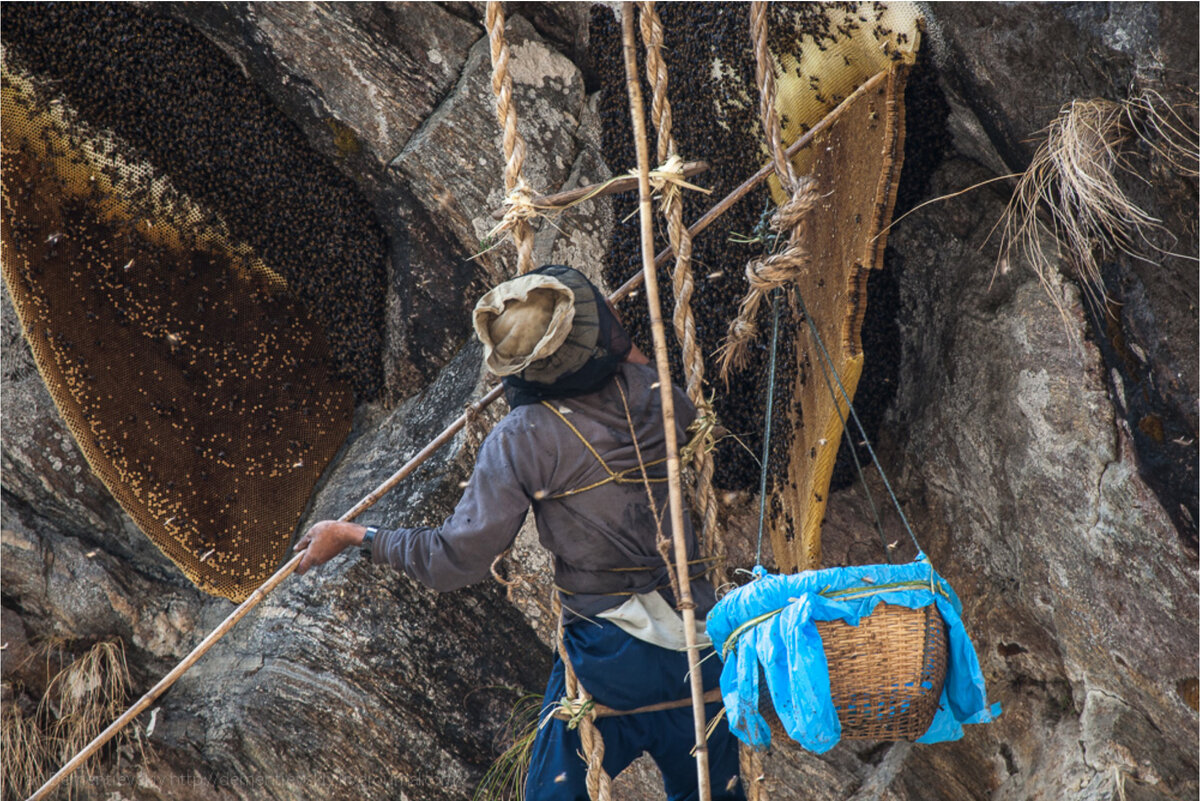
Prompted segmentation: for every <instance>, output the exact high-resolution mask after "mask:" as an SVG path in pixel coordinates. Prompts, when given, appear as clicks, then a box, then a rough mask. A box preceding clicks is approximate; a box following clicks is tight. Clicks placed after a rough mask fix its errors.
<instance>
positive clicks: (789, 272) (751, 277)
mask: <svg viewBox="0 0 1200 801" xmlns="http://www.w3.org/2000/svg"><path fill="white" fill-rule="evenodd" d="M816 200H817V193H816V190H815V189H814V184H813V180H812V179H811V178H809V177H807V176H805V177H804V178H800V179H798V180H797V182H796V188H795V191H794V192H793V194H792V196H791V198H789V199H788V200H787V202H785V203H784V204H783V205H782V206H780V207H779V208H778V209H776V210H775V213H774V214H772V215H771V222H770V226H771V230H772V231H775V232H776V235H777V236H782V234H783V233H784V232H786V231H790V232H791V235H790V236H789V238H788V243H787V246H786V247H785V248H784V249H783V250H782V251H780V252H779V253H772V254H769V255H766V256H759V257H758V258H755V259H751V260H750V262H749V263H748V264H746V281H747V282H748V283H749V284H750V290H749V291H748V292H747V293H746V297H744V298H743V299H742V305H741V307H740V308H739V309H738V315H737V317H736V318H734V320H733V322H732V323H730V324H729V333H728V334H727V335H726V338H725V344H724V345H722V346H721V349H720V352H719V354H718V359H719V361H720V364H721V379H722V380H723V381H725V382H727V383H728V381H729V373H730V371H732V370H740V369H742V368H743V367H745V366H746V359H747V355H748V351H749V348H750V344H751V343H752V342H754V340H756V339H757V338H758V310H759V307H760V306H761V304H762V301H763V298H765V297H766V296H767V295H769V294H770V293H771V291H772V290H774V289H777V288H780V287H784V286H787V285H788V284H790V283H792V282H794V281H795V280H796V279H797V278H799V277H800V275H801V273H802V272H804V271H805V270H807V269H808V267H809V266H810V264H811V263H812V258H811V256H810V254H809V252H808V248H806V247H805V246H804V244H803V242H804V239H805V236H804V233H805V221H806V219H807V217H808V213H809V212H810V211H812V208H813V206H814V205H815V204H816Z"/></svg>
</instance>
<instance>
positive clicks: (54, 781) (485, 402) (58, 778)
mask: <svg viewBox="0 0 1200 801" xmlns="http://www.w3.org/2000/svg"><path fill="white" fill-rule="evenodd" d="M635 74H636V73H635ZM886 76H887V74H886V73H880V74H879V75H876V76H874V77H872V78H871V79H870V80H868V81H867V82H866V83H864V84H863V85H862V86H860V87H859V88H858V89H857V90H855V91H854V92H853V93H852V94H851V95H850V96H849V97H847V98H846V99H845V100H844V101H842V104H841V105H839V106H838V107H837V108H836V109H834V110H833V111H831V112H830V113H829V114H828V115H827V116H826V117H824V118H823V119H822V120H821V121H820V122H818V123H817V124H816V125H814V126H813V127H812V129H810V130H809V131H808V133H806V134H804V136H801V137H800V138H799V139H797V140H796V141H795V142H793V143H792V144H791V146H789V147H788V149H787V151H786V152H787V154H788V156H793V155H795V154H796V153H797V152H799V151H800V149H801V148H803V147H805V146H807V145H808V143H809V142H810V141H812V138H813V137H814V136H816V134H818V133H819V132H821V131H822V130H824V129H825V128H826V127H827V126H828V125H829V124H831V123H832V122H833V120H835V119H836V118H837V117H838V116H840V113H841V110H842V109H843V108H845V107H846V106H847V105H848V104H849V103H850V101H851V100H852V99H853V98H855V97H857V96H858V95H859V94H860V93H861V92H865V91H869V89H870V88H871V87H873V86H875V85H876V84H878V83H879V81H880V79H881V78H886ZM774 170H775V168H774V165H773V164H770V163H768V164H767V165H766V166H765V167H763V168H762V169H760V170H759V171H758V172H756V173H755V174H754V175H752V176H750V177H749V178H747V179H746V180H745V181H743V182H742V183H741V184H740V185H739V186H738V187H737V188H736V189H734V190H733V191H732V192H730V193H729V194H728V195H726V196H725V197H724V198H723V199H722V200H721V201H720V202H718V203H717V204H716V205H715V206H713V207H712V208H710V209H709V210H708V211H707V212H705V214H704V215H703V216H701V217H700V218H699V219H698V220H696V222H694V223H692V225H691V227H689V228H688V232H689V233H690V234H691V235H693V236H695V235H696V234H698V233H700V232H701V231H703V230H704V229H705V228H707V227H708V226H710V225H712V223H713V222H714V221H715V220H716V219H717V218H718V217H720V216H721V215H722V214H724V213H725V212H726V211H728V210H729V209H730V207H732V206H733V204H734V203H736V202H738V201H739V200H741V199H742V198H743V197H744V196H745V195H746V194H747V193H748V192H749V191H750V190H751V189H753V188H754V187H756V186H758V185H759V184H760V183H762V181H763V179H765V178H766V177H767V176H768V175H770V174H771V173H772V172H774ZM671 253H672V251H671V248H670V247H669V246H668V247H667V248H665V249H664V250H663V251H662V252H661V253H659V254H658V255H657V256H656V257H655V258H654V261H653V264H654V267H655V268H657V267H661V266H662V265H663V264H665V263H666V261H667V259H668V258H670V256H671ZM645 277H646V273H645V272H644V271H643V272H639V273H635V274H634V275H632V276H631V277H630V278H629V280H628V281H626V282H625V283H624V284H622V285H621V286H620V287H618V288H617V290H616V291H615V292H613V293H612V294H611V295H610V296H609V299H610V300H612V301H614V302H615V301H618V300H621V299H622V298H625V297H626V296H628V295H629V294H630V293H631V292H633V290H635V289H637V287H638V286H639V285H641V283H642V281H643V280H645ZM660 325H661V318H660ZM655 355H656V358H657V351H656V353H655ZM661 363H663V364H666V360H665V358H664V359H662V360H661ZM667 386H669V382H668V383H667ZM502 391H503V388H502V387H500V386H496V387H494V388H493V389H492V390H491V391H490V392H488V393H487V394H486V395H484V396H483V397H482V398H480V399H479V400H478V401H476V402H475V403H473V404H471V406H470V407H468V409H467V411H466V412H464V413H463V414H462V416H460V417H459V418H458V419H457V420H455V421H454V422H452V423H451V424H450V425H449V426H447V427H446V429H445V430H444V431H442V433H441V434H439V435H438V436H437V437H436V438H435V439H434V440H432V441H431V442H430V443H429V444H428V445H426V446H425V447H424V448H423V449H422V450H421V451H420V452H419V453H418V454H417V455H416V456H414V457H413V458H412V459H409V460H408V462H407V463H406V464H405V465H404V466H403V467H401V468H400V469H399V470H397V471H396V472H395V473H394V474H392V476H391V477H390V478H388V479H387V480H386V481H384V482H383V483H382V484H380V485H379V486H378V487H377V488H375V490H373V491H372V492H371V493H370V494H369V495H367V496H366V497H364V498H363V499H362V500H360V501H359V502H358V503H357V504H355V505H354V507H353V508H352V509H350V511H348V512H346V513H345V514H344V515H342V516H341V517H340V518H338V519H339V520H342V521H350V520H353V519H354V518H356V517H358V515H359V514H361V513H362V512H363V511H364V510H366V509H368V508H370V507H371V506H373V505H374V504H375V503H376V502H377V501H378V500H379V499H380V498H382V497H383V496H384V495H386V494H387V493H388V492H389V491H390V490H391V489H392V488H393V487H395V486H396V485H397V484H399V483H400V482H401V481H403V480H404V479H405V478H406V477H407V476H409V475H410V474H411V473H412V472H413V471H414V470H416V468H418V467H420V466H421V464H422V463H423V462H424V461H425V460H426V459H428V458H429V457H430V456H432V455H433V454H434V453H435V452H436V451H437V450H438V449H440V448H441V447H442V446H443V445H445V444H446V443H447V442H449V441H450V440H451V439H453V438H454V435H455V434H457V433H458V432H459V431H461V430H462V428H463V426H465V425H466V424H467V420H468V419H469V418H470V417H471V416H473V415H475V414H477V413H479V412H480V411H482V410H483V409H486V408H487V407H488V406H490V405H491V404H492V403H493V402H494V401H495V400H496V399H497V398H499V397H500V395H501V393H502ZM671 430H672V431H674V429H673V428H672V429H671ZM302 556H303V552H301V553H299V554H296V555H295V556H293V557H292V559H291V560H290V561H289V562H288V563H287V564H285V565H284V566H283V567H281V568H280V569H279V570H278V571H276V572H275V574H274V575H272V576H271V577H270V578H268V579H267V580H266V581H264V582H263V583H262V584H261V585H259V587H258V589H256V590H255V591H254V592H253V593H251V594H250V597H249V598H247V599H246V600H245V601H242V603H241V605H240V606H238V607H237V608H236V609H234V610H233V612H232V613H230V615H229V617H227V618H226V619H225V620H224V621H222V623H221V624H220V625H219V626H217V628H215V629H213V631H212V632H211V633H210V634H209V635H208V636H207V637H205V638H204V639H203V640H201V641H200V644H199V645H197V646H196V647H195V648H194V649H192V651H191V653H189V654H188V655H187V656H186V657H184V658H183V661H181V662H180V663H179V664H178V665H176V666H175V668H174V669H172V670H171V672H170V673H168V674H167V675H165V676H163V677H162V679H160V680H159V682H158V683H157V684H155V685H154V686H153V687H151V688H150V689H149V690H148V691H147V692H146V694H145V695H143V696H142V697H141V698H140V699H139V700H138V701H137V703H135V704H134V705H133V706H131V707H130V708H129V709H127V710H126V711H125V712H124V714H122V715H121V716H120V717H119V718H117V719H116V720H114V721H113V722H112V723H111V724H109V726H108V727H107V728H106V729H104V731H102V732H100V734H98V735H96V737H95V739H93V740H92V741H91V742H90V743H88V744H87V745H86V746H84V748H83V750H82V751H80V752H79V753H78V754H76V755H75V756H73V757H72V758H71V759H70V761H69V762H67V764H65V765H63V766H62V768H60V769H59V770H58V772H57V773H55V774H54V775H53V776H51V777H50V778H49V779H47V780H46V782H45V784H43V785H42V786H41V787H40V788H38V790H37V792H35V793H34V794H33V795H31V796H30V797H29V799H28V801H40V799H43V798H45V797H46V796H47V795H48V794H49V793H50V792H51V791H52V790H54V788H55V787H57V786H58V785H59V784H61V783H62V781H63V780H64V779H65V778H67V776H69V775H71V774H72V773H73V772H75V770H77V769H78V768H79V766H80V765H82V764H83V763H84V762H85V761H86V760H87V759H88V758H89V757H90V756H92V754H94V753H96V751H98V750H99V749H100V748H101V747H103V745H104V744H105V743H107V742H108V741H109V740H111V739H112V738H113V737H114V736H115V735H116V734H117V732H119V731H120V730H121V729H123V728H125V727H126V726H127V725H129V723H130V722H131V721H133V719H134V718H136V717H137V716H138V715H139V714H141V713H142V712H144V711H145V710H146V708H147V707H149V706H150V704H151V703H153V702H154V701H155V699H157V698H158V697H159V696H160V695H162V694H163V693H164V692H166V691H167V689H168V688H169V687H170V686H171V685H172V684H174V683H175V681H176V680H177V679H178V678H179V677H180V676H182V675H183V674H184V673H185V672H186V671H187V669H188V668H190V667H191V666H192V665H193V664H195V662H196V661H197V660H198V659H199V658H200V657H201V656H203V655H204V654H205V652H207V651H208V650H209V649H210V648H211V647H212V646H213V644H214V643H216V641H217V640H219V639H221V637H223V636H224V635H225V634H226V633H228V631H229V630H230V629H231V628H233V626H234V624H235V623H237V622H238V621H239V620H241V619H242V618H243V617H245V615H246V613H247V612H249V611H250V610H251V609H253V608H254V607H255V606H257V605H258V603H259V602H260V601H262V599H263V598H264V597H266V595H267V593H269V592H271V590H273V589H275V587H277V586H278V585H279V583H280V582H282V581H283V580H284V579H285V578H287V577H288V576H289V575H291V573H292V572H293V571H294V570H295V569H296V567H297V566H298V565H299V563H300V558H301V557H302ZM683 561H684V562H686V561H687V560H686V558H685V559H684V560H683Z"/></svg>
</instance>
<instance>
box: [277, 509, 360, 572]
mask: <svg viewBox="0 0 1200 801" xmlns="http://www.w3.org/2000/svg"><path fill="white" fill-rule="evenodd" d="M366 531H367V529H366V528H365V527H363V526H359V525H356V524H354V523H342V522H339V521H337V520H322V521H321V522H320V523H317V524H316V525H315V526H313V527H312V528H310V529H309V530H308V533H307V534H305V535H304V536H303V537H301V538H300V541H299V542H297V543H296V547H295V548H294V549H293V550H296V551H304V558H302V559H301V560H300V564H299V565H298V566H297V567H296V572H297V573H305V572H307V570H308V569H309V568H310V567H316V566H317V565H323V564H325V563H326V562H328V561H329V560H330V559H332V558H333V557H335V556H337V555H338V554H339V553H341V552H342V551H344V550H345V549H347V548H349V547H350V546H352V545H361V544H362V541H363V534H365V533H366Z"/></svg>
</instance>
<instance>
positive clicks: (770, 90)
mask: <svg viewBox="0 0 1200 801" xmlns="http://www.w3.org/2000/svg"><path fill="white" fill-rule="evenodd" d="M767 6H768V4H767V3H765V2H761V1H759V0H756V2H753V3H751V4H750V36H751V39H752V40H753V42H754V77H755V79H756V80H757V81H758V113H759V118H760V119H761V121H762V127H763V135H764V136H766V138H767V149H768V150H769V151H770V154H771V158H772V159H773V160H774V162H775V174H776V175H777V176H779V183H780V184H782V186H783V191H784V192H787V193H788V194H789V195H791V194H795V191H796V171H795V169H793V167H792V162H791V161H790V160H789V159H788V157H787V155H786V154H785V153H784V152H783V129H782V128H781V127H780V125H779V113H778V112H777V111H776V110H775V61H774V59H773V58H772V57H771V51H770V50H768V49H767Z"/></svg>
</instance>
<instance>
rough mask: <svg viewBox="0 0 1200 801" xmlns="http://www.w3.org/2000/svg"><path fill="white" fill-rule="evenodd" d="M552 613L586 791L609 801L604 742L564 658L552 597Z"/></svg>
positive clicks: (558, 603)
mask: <svg viewBox="0 0 1200 801" xmlns="http://www.w3.org/2000/svg"><path fill="white" fill-rule="evenodd" d="M554 613H555V615H557V620H558V629H557V631H556V634H555V636H556V638H557V640H558V658H559V659H561V660H562V664H563V683H564V684H565V685H566V693H567V699H568V701H569V703H570V705H571V707H572V708H573V709H575V710H578V711H577V713H576V714H575V715H574V716H573V717H572V722H573V723H575V724H576V726H575V727H576V728H578V729H579V742H580V744H581V745H582V746H583V760H584V762H586V763H587V779H586V784H587V791H588V797H589V798H590V799H592V801H612V779H611V778H610V777H609V775H608V774H607V773H605V772H604V738H603V737H601V736H600V730H599V729H597V728H596V715H595V704H594V702H593V701H592V696H591V695H590V694H589V693H588V691H587V690H586V689H584V687H583V685H581V684H580V683H579V679H578V678H577V677H576V676H575V668H573V667H571V659H570V657H568V656H567V646H566V643H565V642H564V641H563V614H562V599H561V598H559V597H558V593H557V592H556V593H554Z"/></svg>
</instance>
